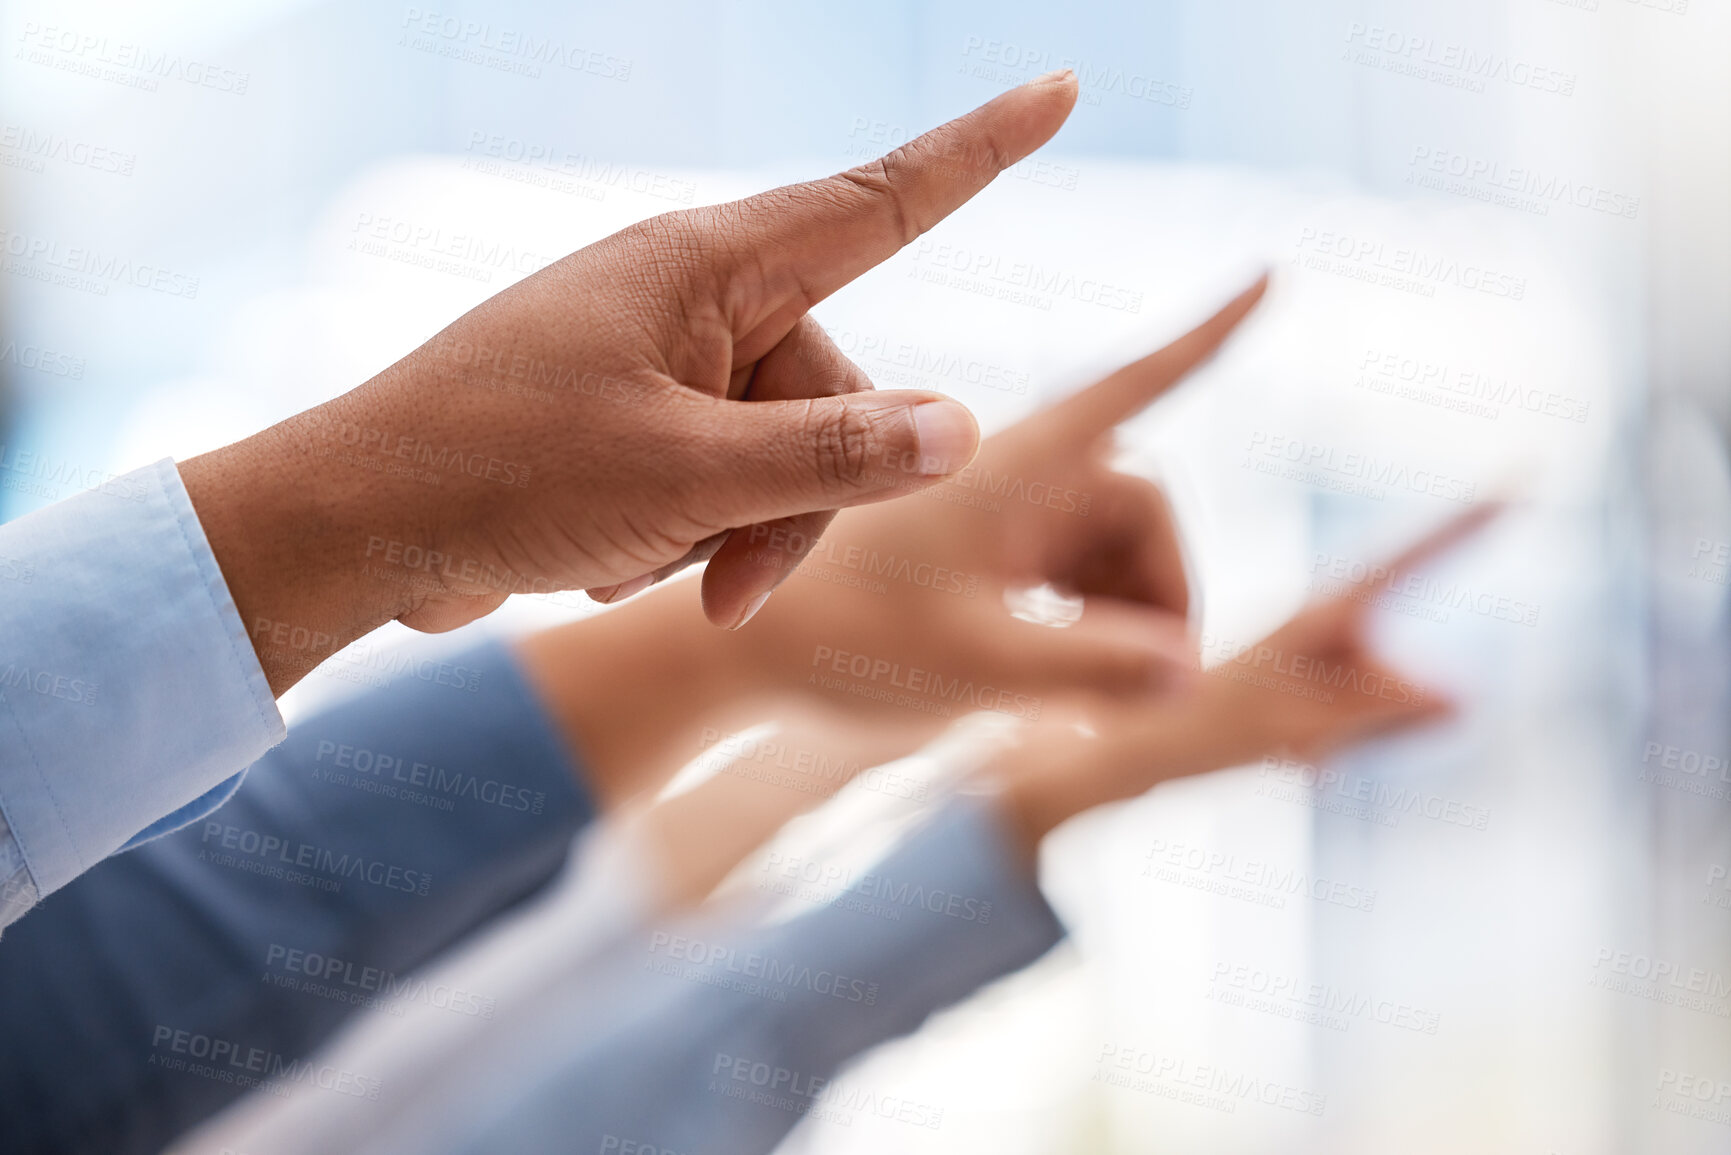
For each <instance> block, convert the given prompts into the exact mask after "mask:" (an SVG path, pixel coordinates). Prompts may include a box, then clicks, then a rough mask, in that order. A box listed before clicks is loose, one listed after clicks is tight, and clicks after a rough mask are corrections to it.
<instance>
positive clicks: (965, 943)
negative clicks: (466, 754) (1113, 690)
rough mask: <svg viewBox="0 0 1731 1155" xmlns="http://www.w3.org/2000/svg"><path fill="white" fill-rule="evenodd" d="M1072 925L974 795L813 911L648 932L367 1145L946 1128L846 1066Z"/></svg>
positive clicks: (741, 1146)
mask: <svg viewBox="0 0 1731 1155" xmlns="http://www.w3.org/2000/svg"><path fill="white" fill-rule="evenodd" d="M1062 934H1063V930H1062V927H1061V926H1060V925H1059V923H1058V920H1057V918H1056V916H1055V915H1054V914H1053V913H1052V910H1051V908H1050V907H1049V906H1047V904H1046V902H1045V900H1044V898H1043V897H1042V896H1041V894H1040V891H1039V888H1038V886H1037V885H1036V883H1035V881H1034V878H1033V876H1032V874H1031V872H1030V871H1029V870H1028V868H1027V866H1026V865H1024V864H1023V863H1022V862H1020V861H1018V859H1017V856H1016V854H1015V852H1014V851H1013V850H1012V849H1011V848H1010V847H1009V846H1008V845H1007V843H1006V841H1005V838H1004V836H1003V833H1002V830H1001V828H1000V826H999V820H998V816H997V812H996V808H995V806H994V805H993V804H992V803H991V802H990V801H989V800H987V799H982V798H978V797H963V798H958V799H955V800H953V801H952V802H950V803H949V804H948V805H946V806H945V808H944V809H943V810H942V811H940V813H939V814H938V815H937V816H936V817H935V818H934V819H933V820H932V821H931V822H930V823H928V824H927V825H926V826H924V827H923V828H921V829H920V830H918V831H917V832H916V833H915V834H914V835H913V836H912V837H911V838H910V839H909V840H908V841H907V842H905V843H904V844H903V845H902V846H901V847H900V848H898V849H897V850H896V851H894V852H893V853H892V854H890V855H889V856H888V857H887V858H886V859H885V860H884V861H883V862H882V863H881V864H880V865H879V866H878V867H877V868H875V869H874V870H873V871H872V872H871V873H870V874H867V875H862V876H860V877H858V878H856V879H851V880H850V882H849V885H848V887H847V889H845V890H843V891H841V892H840V893H837V894H834V895H832V896H830V900H829V901H828V902H827V903H826V904H824V905H822V906H819V907H817V908H816V909H814V910H812V911H811V912H810V913H807V914H802V915H799V916H798V917H795V918H792V919H790V920H788V921H786V922H783V923H780V924H778V925H772V926H766V927H752V928H746V929H735V930H729V929H728V928H726V927H725V926H717V925H715V924H714V923H703V922H696V923H687V924H683V925H680V926H672V927H669V926H663V927H660V928H656V929H649V930H646V931H644V932H643V933H642V934H641V935H640V936H639V937H638V938H637V939H636V940H635V941H634V942H631V943H629V944H627V945H625V946H623V947H622V948H621V949H620V950H619V951H618V953H617V954H616V956H615V957H613V958H611V959H610V960H609V961H608V963H607V965H606V966H605V967H603V968H601V969H600V970H598V971H597V970H592V971H590V972H588V973H586V974H585V975H584V976H583V980H582V981H581V982H580V983H572V984H571V985H570V987H569V988H567V989H566V990H565V991H563V992H561V993H560V994H559V995H558V996H557V997H555V998H554V999H552V1000H550V1001H548V1002H546V1003H544V1004H543V1005H541V1006H539V1007H538V1008H537V1009H536V1012H535V1014H534V1016H533V1018H532V1020H531V1021H524V1022H514V1023H511V1024H509V1029H507V1030H504V1031H501V1032H497V1034H498V1036H499V1037H498V1038H497V1039H496V1041H495V1045H494V1046H492V1047H490V1048H485V1049H478V1050H477V1051H475V1052H474V1053H472V1054H470V1055H467V1056H465V1061H464V1062H463V1063H462V1064H459V1065H458V1066H456V1067H453V1068H452V1069H451V1070H449V1071H448V1072H446V1077H445V1079H444V1081H443V1085H442V1086H441V1087H435V1088H428V1092H427V1094H426V1095H425V1096H424V1100H425V1102H424V1103H423V1104H421V1105H420V1109H417V1110H416V1111H413V1112H407V1113H405V1115H404V1119H405V1120H407V1121H406V1122H405V1123H403V1124H402V1125H401V1126H400V1127H399V1129H398V1130H397V1132H396V1133H394V1134H391V1135H388V1136H382V1137H376V1141H375V1143H374V1145H373V1146H370V1147H368V1148H366V1151H367V1155H385V1153H387V1152H388V1153H390V1155H406V1153H408V1152H414V1153H415V1155H426V1153H428V1152H446V1153H457V1152H461V1153H463V1155H499V1153H502V1152H545V1151H633V1150H644V1151H649V1150H668V1151H677V1152H680V1153H681V1155H745V1153H747V1152H767V1151H770V1150H772V1149H773V1148H774V1147H775V1146H776V1144H777V1143H778V1142H779V1141H780V1140H781V1139H782V1138H783V1137H784V1136H785V1135H786V1134H787V1132H788V1131H789V1130H791V1129H792V1128H793V1126H794V1125H795V1124H796V1123H798V1122H799V1121H800V1120H801V1119H802V1118H804V1117H806V1116H807V1115H818V1116H820V1117H821V1116H825V1115H828V1116H832V1117H835V1118H838V1119H845V1118H850V1117H853V1116H855V1115H857V1114H858V1113H860V1112H873V1113H876V1114H878V1115H880V1116H884V1117H894V1118H896V1119H898V1120H900V1121H901V1122H904V1123H906V1124H907V1125H908V1126H910V1127H923V1128H932V1129H935V1128H939V1127H941V1126H942V1121H943V1120H942V1114H943V1112H942V1108H941V1106H939V1105H936V1104H925V1103H917V1102H910V1101H905V1100H900V1099H894V1098H889V1097H886V1096H884V1095H882V1094H880V1093H879V1089H876V1088H872V1087H869V1086H854V1085H851V1084H850V1083H849V1082H848V1081H847V1080H846V1079H845V1078H844V1079H842V1080H840V1081H837V1080H836V1079H835V1074H836V1071H837V1069H838V1068H839V1067H840V1066H841V1065H842V1064H843V1063H845V1062H846V1061H847V1060H848V1059H850V1058H851V1057H853V1056H855V1055H857V1054H859V1053H860V1052H862V1051H864V1050H866V1049H867V1048H869V1047H872V1046H874V1045H876V1044H878V1043H880V1042H883V1041H885V1040H887V1039H891V1038H894V1037H895V1036H897V1035H901V1034H905V1033H906V1032H909V1031H911V1030H913V1029H915V1028H916V1027H918V1026H919V1025H920V1023H921V1022H923V1021H924V1020H925V1018H926V1017H927V1016H928V1015H930V1014H931V1013H932V1012H934V1011H936V1010H939V1009H941V1008H942V1007H944V1006H947V1005H949V1004H950V1003H952V1002H955V1001H957V1000H959V999H961V998H963V997H965V996H966V995H968V994H970V993H971V992H973V991H974V990H976V989H977V988H979V987H980V986H981V985H983V984H985V983H987V982H990V981H991V980H993V979H996V978H999V977H1001V976H1003V975H1006V974H1008V973H1010V972H1012V971H1014V970H1017V969H1018V968H1020V967H1022V966H1024V965H1026V964H1027V963H1029V962H1031V961H1033V960H1034V959H1036V958H1038V957H1039V956H1040V955H1042V954H1044V953H1045V952H1046V951H1047V950H1048V949H1049V948H1050V947H1051V946H1052V945H1053V944H1054V943H1056V942H1057V941H1058V940H1059V939H1060V938H1061V937H1062Z"/></svg>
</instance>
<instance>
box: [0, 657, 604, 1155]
mask: <svg viewBox="0 0 1731 1155" xmlns="http://www.w3.org/2000/svg"><path fill="white" fill-rule="evenodd" d="M422 673H424V674H428V675H429V676H428V677H427V678H426V680H423V679H422V678H421V677H417V676H413V675H404V676H403V677H402V678H401V679H400V680H399V681H397V682H396V683H395V684H393V685H391V686H390V687H389V688H387V689H383V690H379V691H376V692H373V693H369V694H366V695H363V696H361V697H360V698H358V699H356V700H354V701H352V702H350V703H348V704H346V705H343V706H341V707H338V708H336V709H333V710H331V711H328V712H326V713H324V714H321V715H318V716H315V717H313V718H309V719H307V720H306V721H305V722H304V723H301V724H298V725H297V726H296V727H295V728H294V730H293V731H292V732H291V733H290V735H289V737H288V739H287V740H286V741H285V742H284V743H283V744H282V745H281V746H279V747H277V748H276V749H275V750H273V751H271V752H270V753H269V754H268V755H266V757H265V758H264V759H263V760H261V761H260V762H258V763H257V764H256V765H255V766H254V767H253V768H252V770H251V772H250V773H249V775H248V778H247V781H246V782H245V783H244V785H242V787H241V789H240V790H239V791H238V792H237V793H236V795H235V797H234V798H233V799H232V800H230V801H229V803H228V804H227V805H226V806H224V807H223V808H222V810H221V811H220V812H218V813H216V814H214V815H211V816H209V817H207V818H205V819H204V820H203V821H201V822H198V823H196V824H195V825H193V826H190V827H188V828H186V829H184V830H181V831H179V832H177V833H174V834H171V835H169V836H167V837H166V838H163V839H160V840H158V841H156V842H153V843H151V844H150V845H148V846H145V847H141V848H139V849H138V850H135V851H133V852H131V853H128V854H125V855H121V856H118V857H116V858H112V859H109V860H108V861H106V862H103V863H101V864H99V865H98V866H97V867H96V868H95V869H93V870H91V871H89V872H88V873H86V874H85V875H84V876H83V877H81V878H79V879H77V880H76V881H74V882H73V883H72V884H71V885H70V886H68V887H66V888H65V889H64V890H63V891H61V892H60V893H59V894H56V895H54V896H53V897H51V898H50V899H49V900H48V901H47V902H45V903H44V904H43V905H42V907H41V909H39V910H37V911H36V912H35V913H33V914H32V915H31V916H30V917H29V918H27V919H25V920H23V921H21V922H20V923H18V924H17V925H16V926H14V927H13V928H12V929H11V931H10V932H9V933H8V934H7V937H6V939H5V942H4V944H0V993H3V996H4V998H5V999H6V1004H5V1013H4V1020H5V1024H6V1029H5V1030H4V1031H0V1149H4V1150H7V1151H39V1150H56V1151H61V1150H65V1151H91V1152H98V1151H100V1152H120V1151H140V1152H142V1151H156V1150H159V1149H160V1148H161V1147H162V1145H163V1144H164V1143H165V1142H166V1141H167V1140H169V1139H170V1138H172V1137H173V1136H174V1135H176V1134H178V1133H180V1132H181V1131H183V1130H185V1129H186V1128H188V1127H190V1126H192V1125H193V1124H195V1123H197V1122H198V1121H200V1120H201V1119H203V1118H205V1117H207V1116H209V1115H211V1114H213V1113H214V1112H215V1111H217V1110H218V1109H220V1108H221V1107H223V1106H224V1105H226V1104H227V1103H228V1102H230V1101H232V1100H233V1099H235V1098H237V1097H239V1096H240V1095H241V1094H242V1093H244V1092H245V1090H246V1089H247V1088H248V1087H249V1086H251V1085H253V1084H254V1083H255V1082H257V1081H259V1080H263V1081H267V1082H268V1081H270V1080H271V1079H272V1078H277V1079H285V1080H288V1081H296V1080H298V1079H303V1078H309V1077H311V1076H312V1072H309V1071H308V1068H307V1067H306V1065H305V1063H304V1059H305V1057H306V1056H307V1055H309V1054H310V1053H311V1052H312V1051H313V1049H314V1048H315V1047H316V1046H317V1045H318V1044H319V1043H320V1042H322V1041H323V1040H324V1039H326V1038H327V1037H329V1036H330V1035H331V1034H332V1032H334V1031H335V1030H336V1028H337V1027H338V1026H339V1025H340V1024H341V1023H342V1022H343V1020H344V1019H346V1018H347V1017H348V1016H349V1015H351V1014H352V1013H353V1012H354V1011H355V1009H356V1006H357V1004H359V1005H365V1004H366V1003H367V1002H369V1001H371V1000H373V999H384V998H387V997H388V996H389V995H390V994H391V993H392V992H393V991H394V990H397V989H399V988H405V987H406V989H408V990H409V991H411V992H412V991H413V990H414V988H413V986H412V985H409V984H408V983H407V980H406V978H405V976H407V975H408V973H409V972H410V971H411V970H412V969H413V968H414V967H416V966H418V965H419V964H421V963H423V962H425V961H426V960H427V959H428V958H430V957H431V956H433V955H434V954H436V953H437V952H438V951H440V950H442V949H444V948H445V947H447V946H448V945H450V944H451V943H452V942H454V941H455V940H457V939H459V938H461V937H462V936H464V935H466V934H469V933H471V932H472V931H474V930H475V929H476V928H477V927H478V926H480V925H481V924H483V923H484V922H486V921H487V920H488V919H490V918H492V917H494V916H496V915H497V914H499V913H500V912H501V911H503V910H505V909H506V908H508V907H509V906H510V905H511V904H513V903H514V902H516V901H517V900H519V899H521V898H523V897H524V896H526V895H528V894H530V893H532V892H533V891H535V890H536V889H537V888H539V887H540V886H541V885H542V884H543V883H544V882H545V881H546V880H547V879H549V878H550V877H551V876H552V874H553V873H554V872H555V871H556V870H557V869H558V867H559V866H560V864H561V863H562V862H563V861H564V859H565V857H566V854H567V851H568V848H569V845H570V840H571V837H572V834H573V833H574V832H575V831H576V830H577V829H578V827H579V826H581V825H582V824H583V823H584V822H586V821H588V819H589V818H590V817H591V816H592V814H593V812H594V808H593V804H592V802H591V801H590V798H589V797H588V795H587V794H586V792H585V791H584V789H583V788H582V786H581V785H580V784H579V780H578V773H577V769H576V767H575V766H574V765H573V763H572V761H571V758H570V756H569V753H568V751H567V748H566V746H565V744H564V742H563V741H562V739H561V737H560V736H559V735H558V734H557V733H556V732H555V731H554V730H553V728H552V727H551V726H550V725H549V723H548V722H547V720H546V717H545V715H544V714H543V713H542V712H541V710H540V708H539V706H538V705H537V704H536V702H535V698H534V695H533V693H532V692H531V690H530V688H529V686H528V685H527V684H526V683H525V682H524V680H523V679H522V677H521V675H520V673H519V672H518V670H517V669H516V667H515V664H514V662H513V661H512V660H511V658H510V656H509V654H508V653H507V652H506V651H504V650H502V649H500V648H498V647H494V646H488V647H483V648H481V649H479V650H476V651H472V652H470V653H467V654H465V655H462V656H459V657H456V658H453V659H451V660H450V661H448V662H445V663H442V664H441V665H440V666H439V667H438V668H437V669H436V670H423V671H422ZM313 988H318V989H313ZM321 992H322V993H321ZM471 1013H474V1012H471ZM195 1040H201V1041H198V1042H195ZM218 1044H220V1045H221V1049H220V1050H218V1051H214V1052H213V1048H215V1047H217V1045H218ZM195 1046H196V1047H197V1048H198V1050H197V1051H196V1052H195V1051H194V1050H192V1048H194V1047H195ZM213 1054H214V1057H213ZM195 1057H198V1058H203V1059H204V1060H205V1062H206V1063H209V1064H210V1065H211V1066H212V1067H214V1068H215V1069H216V1070H217V1071H218V1072H219V1076H220V1077H200V1076H199V1075H197V1074H194V1073H191V1072H189V1071H187V1070H184V1069H180V1067H185V1066H194V1067H196V1066H197V1065H198V1064H197V1063H196V1062H195V1061H194V1059H195ZM177 1063H178V1064H179V1066H178V1067H177ZM356 1074H357V1075H358V1076H359V1077H360V1080H361V1081H358V1082H354V1083H353V1084H352V1085H351V1089H353V1088H359V1089H360V1090H361V1091H365V1090H366V1089H367V1087H366V1084H365V1080H366V1079H367V1078H369V1077H370V1076H368V1075H367V1073H366V1072H357V1073H356ZM231 1080H232V1081H231Z"/></svg>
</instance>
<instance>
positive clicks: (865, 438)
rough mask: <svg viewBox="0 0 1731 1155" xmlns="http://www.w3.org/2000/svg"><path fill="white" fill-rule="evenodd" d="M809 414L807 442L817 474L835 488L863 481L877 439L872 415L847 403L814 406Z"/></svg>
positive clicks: (858, 483) (847, 487)
mask: <svg viewBox="0 0 1731 1155" xmlns="http://www.w3.org/2000/svg"><path fill="white" fill-rule="evenodd" d="M810 413H811V416H810V418H809V420H810V432H811V437H810V439H809V443H810V445H811V446H812V453H813V458H814V460H813V464H814V465H815V466H816V468H817V474H818V476H819V477H820V478H821V479H823V480H824V481H825V482H827V483H829V484H831V485H833V486H835V487H836V488H837V489H851V488H854V487H856V486H858V485H860V484H861V483H863V482H864V481H865V480H866V478H867V475H868V474H869V473H870V469H871V455H872V446H873V445H874V444H876V441H877V436H876V429H875V427H874V424H873V421H872V419H871V417H870V416H868V415H867V414H865V413H861V412H860V411H858V410H856V409H852V408H849V407H846V406H828V407H824V408H817V407H813V408H812V409H811V410H810Z"/></svg>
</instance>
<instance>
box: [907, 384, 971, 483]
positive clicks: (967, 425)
mask: <svg viewBox="0 0 1731 1155" xmlns="http://www.w3.org/2000/svg"><path fill="white" fill-rule="evenodd" d="M913 420H914V436H915V437H916V439H917V440H918V442H919V451H918V455H919V471H920V473H921V474H922V475H924V476H926V477H944V476H947V475H949V474H951V473H955V472H957V471H959V470H960V469H962V468H963V467H964V466H966V465H967V464H968V462H970V461H972V460H973V459H974V454H975V453H976V452H978V450H979V448H980V427H979V424H978V423H977V422H976V421H975V420H974V415H973V414H972V413H969V412H968V410H967V408H966V407H965V406H962V405H958V404H956V403H955V402H954V401H931V402H927V403H926V404H923V405H916V406H914V408H913Z"/></svg>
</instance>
